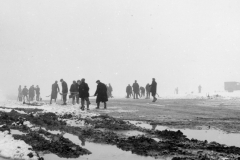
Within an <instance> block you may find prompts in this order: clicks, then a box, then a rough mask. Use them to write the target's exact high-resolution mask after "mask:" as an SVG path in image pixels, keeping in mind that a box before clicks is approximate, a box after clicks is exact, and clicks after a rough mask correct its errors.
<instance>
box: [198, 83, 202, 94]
mask: <svg viewBox="0 0 240 160" xmlns="http://www.w3.org/2000/svg"><path fill="white" fill-rule="evenodd" d="M201 91H202V86H201V85H199V86H198V93H201Z"/></svg>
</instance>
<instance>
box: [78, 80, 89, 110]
mask: <svg viewBox="0 0 240 160" xmlns="http://www.w3.org/2000/svg"><path fill="white" fill-rule="evenodd" d="M78 91H79V97H80V98H81V109H82V110H84V109H85V106H84V102H85V101H86V102H87V110H89V104H90V101H89V93H88V92H89V87H88V84H87V83H85V79H84V78H83V79H82V80H81V84H80V85H79V90H78Z"/></svg>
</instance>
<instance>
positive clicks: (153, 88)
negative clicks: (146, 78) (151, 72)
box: [150, 78, 157, 102]
mask: <svg viewBox="0 0 240 160" xmlns="http://www.w3.org/2000/svg"><path fill="white" fill-rule="evenodd" d="M150 87H151V89H150V92H151V93H152V96H153V102H156V101H157V98H156V93H157V82H156V81H155V78H153V79H152V84H151V85H150Z"/></svg>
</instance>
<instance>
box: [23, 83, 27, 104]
mask: <svg viewBox="0 0 240 160" xmlns="http://www.w3.org/2000/svg"><path fill="white" fill-rule="evenodd" d="M22 95H23V102H25V97H26V98H27V101H28V89H27V86H24V88H23V90H22Z"/></svg>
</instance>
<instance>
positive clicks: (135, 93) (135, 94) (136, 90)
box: [132, 80, 139, 99]
mask: <svg viewBox="0 0 240 160" xmlns="http://www.w3.org/2000/svg"><path fill="white" fill-rule="evenodd" d="M132 87H133V99H138V95H139V85H138V83H137V80H135V83H133V85H132ZM135 97H136V98H135Z"/></svg>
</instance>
